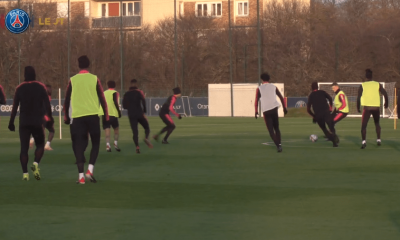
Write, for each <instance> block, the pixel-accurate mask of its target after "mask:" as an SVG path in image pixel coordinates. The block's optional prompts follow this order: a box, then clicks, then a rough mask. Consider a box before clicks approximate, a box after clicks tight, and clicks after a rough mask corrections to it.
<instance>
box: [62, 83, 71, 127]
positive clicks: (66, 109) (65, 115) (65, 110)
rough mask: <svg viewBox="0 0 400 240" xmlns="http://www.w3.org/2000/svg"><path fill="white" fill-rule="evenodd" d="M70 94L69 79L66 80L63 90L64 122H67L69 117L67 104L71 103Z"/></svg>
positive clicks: (69, 120)
mask: <svg viewBox="0 0 400 240" xmlns="http://www.w3.org/2000/svg"><path fill="white" fill-rule="evenodd" d="M71 94H72V84H71V80H70V81H69V82H68V86H67V91H65V99H64V107H63V108H64V123H65V124H69V123H70V122H71V119H70V118H69V106H70V105H71Z"/></svg>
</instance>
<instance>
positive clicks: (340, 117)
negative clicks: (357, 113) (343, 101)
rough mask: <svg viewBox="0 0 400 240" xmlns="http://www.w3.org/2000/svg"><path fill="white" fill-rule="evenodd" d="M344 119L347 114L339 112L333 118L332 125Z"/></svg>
mask: <svg viewBox="0 0 400 240" xmlns="http://www.w3.org/2000/svg"><path fill="white" fill-rule="evenodd" d="M345 117H347V113H342V112H339V113H337V114H336V116H335V117H334V118H333V123H334V124H336V123H338V122H340V121H341V120H342V119H344V118H345Z"/></svg>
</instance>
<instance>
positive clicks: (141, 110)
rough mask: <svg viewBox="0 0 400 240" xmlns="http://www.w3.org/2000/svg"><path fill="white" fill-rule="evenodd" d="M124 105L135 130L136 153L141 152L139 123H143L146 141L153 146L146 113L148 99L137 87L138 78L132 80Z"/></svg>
mask: <svg viewBox="0 0 400 240" xmlns="http://www.w3.org/2000/svg"><path fill="white" fill-rule="evenodd" d="M122 106H123V108H124V109H127V110H128V117H129V122H130V124H131V128H132V132H133V142H134V143H135V146H136V153H140V147H139V131H138V123H139V124H140V125H142V127H143V128H144V131H145V135H146V137H145V139H144V142H145V143H146V145H147V146H148V147H149V148H153V145H152V144H151V143H150V141H149V134H150V127H149V122H148V121H147V118H146V115H145V114H146V100H145V97H144V94H143V91H142V90H140V89H139V88H138V87H137V80H136V79H132V80H131V87H130V88H129V91H128V92H126V93H125V95H124V98H123V100H122Z"/></svg>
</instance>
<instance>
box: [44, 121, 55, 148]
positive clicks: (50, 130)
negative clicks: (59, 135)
mask: <svg viewBox="0 0 400 240" xmlns="http://www.w3.org/2000/svg"><path fill="white" fill-rule="evenodd" d="M45 128H46V129H47V130H48V131H49V135H48V137H47V143H46V145H45V150H48V151H49V150H50V151H51V150H53V149H52V148H51V141H53V138H54V133H55V130H54V125H51V126H50V125H49V122H46V125H45Z"/></svg>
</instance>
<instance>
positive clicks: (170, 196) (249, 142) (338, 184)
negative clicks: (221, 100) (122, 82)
mask: <svg viewBox="0 0 400 240" xmlns="http://www.w3.org/2000/svg"><path fill="white" fill-rule="evenodd" d="M1 120H2V121H1V130H0V132H1V139H0V143H1V160H0V239H1V240H11V239H15V240H20V239H46V240H47V239H51V240H57V239H80V240H81V239H86V240H89V239H94V240H102V239H107V240H109V239H113V240H116V239H123V240H126V239H135V240H139V239H144V240H148V239H157V240H161V239H171V240H180V239H184V240H189V239H190V240H197V239H199V240H200V239H201V240H203V239H207V240H213V239H215V240H225V239H227V240H236V239H241V240H242V239H243V240H258V239H260V240H265V239H271V240H283V239H288V240H300V239H301V240H303V239H304V240H322V239H323V240H330V239H332V240H337V239H341V240H343V239H363V240H369V239H371V240H377V239H385V240H390V239H399V238H400V204H399V202H400V191H399V189H400V182H399V178H400V161H399V158H398V156H399V151H400V146H399V143H400V140H397V139H398V136H399V133H398V131H400V130H397V131H395V130H393V121H392V120H387V119H384V120H382V146H381V147H377V146H376V144H375V130H374V124H373V121H370V124H369V126H368V135H367V137H368V145H367V149H365V150H360V146H361V139H360V138H361V136H360V124H361V122H360V119H345V120H343V121H342V122H340V123H339V124H338V125H337V131H338V134H339V137H340V140H341V141H340V147H339V148H336V149H334V148H332V144H331V143H330V142H325V141H323V139H322V137H321V136H322V134H321V131H320V130H319V129H318V127H317V125H315V124H312V121H311V119H310V118H284V119H281V120H280V121H281V122H280V123H281V131H282V141H283V143H282V144H283V153H277V152H276V149H275V147H274V146H273V145H271V146H266V145H263V144H262V143H265V142H270V143H271V139H270V137H269V135H268V132H267V130H266V127H265V125H264V121H263V120H262V119H258V120H255V119H254V118H184V119H182V120H177V119H176V120H175V119H174V120H175V122H176V124H177V128H176V131H175V132H174V133H173V134H172V135H171V138H170V140H169V141H170V143H171V144H170V145H162V144H160V143H159V144H157V143H154V144H155V147H154V149H148V148H147V147H146V146H145V144H144V143H143V142H141V147H142V154H140V155H137V154H135V152H134V151H135V148H134V145H133V142H132V133H131V130H130V128H129V125H128V121H127V118H126V117H124V118H123V119H122V120H121V134H120V135H121V137H120V141H119V143H120V144H119V145H120V147H121V149H122V152H121V153H117V152H115V151H113V152H112V153H107V152H106V151H105V143H104V140H103V141H102V145H101V152H100V155H99V159H98V161H97V164H96V167H95V172H94V174H95V176H96V178H97V180H98V183H97V184H91V183H87V184H86V185H82V186H81V185H76V184H75V181H76V180H77V177H78V174H77V169H76V165H74V162H75V158H74V156H73V153H72V148H71V142H70V139H69V129H68V128H66V127H65V125H63V128H64V129H63V136H64V139H63V140H59V139H57V138H58V134H56V137H55V140H54V141H53V144H52V146H53V148H54V151H53V152H46V153H45V155H44V158H43V160H42V163H41V165H40V168H41V175H42V180H40V181H36V180H35V179H34V178H33V175H32V173H30V181H29V182H23V181H22V180H21V179H22V172H21V167H20V163H19V139H18V133H11V132H9V131H8V129H7V124H8V118H2V119H1ZM149 121H150V127H151V130H152V133H156V132H157V131H159V130H160V129H161V127H162V126H163V125H162V122H161V120H160V119H159V118H149ZM56 132H58V129H57V130H56ZM311 134H317V135H318V136H319V137H320V139H319V140H318V141H317V142H316V143H312V142H311V141H309V140H308V137H309V135H311ZM103 136H104V134H103ZM103 136H102V137H103ZM142 138H143V129H140V139H142ZM89 147H90V145H89ZM86 155H87V157H88V155H89V153H88V152H87V153H86ZM30 157H31V159H32V158H33V151H32V150H31V151H30ZM31 163H32V160H30V164H31Z"/></svg>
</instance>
